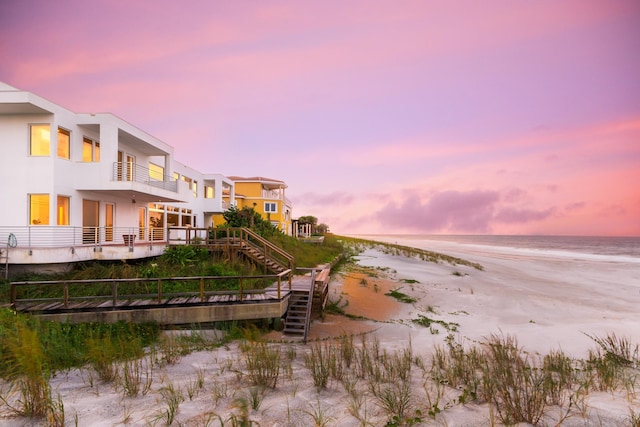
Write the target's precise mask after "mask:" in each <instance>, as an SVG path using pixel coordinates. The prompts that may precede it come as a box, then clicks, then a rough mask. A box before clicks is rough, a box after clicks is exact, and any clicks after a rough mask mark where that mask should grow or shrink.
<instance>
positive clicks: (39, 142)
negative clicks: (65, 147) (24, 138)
mask: <svg viewBox="0 0 640 427" xmlns="http://www.w3.org/2000/svg"><path fill="white" fill-rule="evenodd" d="M50 146H51V131H50V130H49V125H31V144H30V151H29V153H30V154H31V155H32V156H48V155H49V153H50V151H51V147H50Z"/></svg>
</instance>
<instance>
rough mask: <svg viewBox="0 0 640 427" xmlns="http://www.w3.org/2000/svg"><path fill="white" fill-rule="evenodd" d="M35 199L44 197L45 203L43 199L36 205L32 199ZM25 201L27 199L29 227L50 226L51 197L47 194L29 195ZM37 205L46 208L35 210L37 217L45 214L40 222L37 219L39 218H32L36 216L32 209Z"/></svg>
mask: <svg viewBox="0 0 640 427" xmlns="http://www.w3.org/2000/svg"><path fill="white" fill-rule="evenodd" d="M37 197H43V198H44V197H46V202H45V200H44V199H43V200H42V201H40V202H39V203H38V204H36V202H37V200H34V198H37ZM27 199H28V200H27V201H28V206H29V225H35V226H40V225H50V224H51V195H50V194H49V193H29V194H28V197H27ZM37 205H43V207H45V208H46V209H43V208H42V207H38V209H37V211H38V212H37V214H38V216H40V215H41V214H43V213H45V216H44V217H43V220H42V221H41V220H40V219H39V217H38V218H35V217H34V216H35V215H36V213H35V212H34V211H35V209H34V207H37ZM35 221H38V222H35Z"/></svg>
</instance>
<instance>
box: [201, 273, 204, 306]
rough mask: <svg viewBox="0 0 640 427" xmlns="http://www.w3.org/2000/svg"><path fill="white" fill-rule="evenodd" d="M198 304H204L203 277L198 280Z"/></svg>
mask: <svg viewBox="0 0 640 427" xmlns="http://www.w3.org/2000/svg"><path fill="white" fill-rule="evenodd" d="M200 302H204V277H201V278H200Z"/></svg>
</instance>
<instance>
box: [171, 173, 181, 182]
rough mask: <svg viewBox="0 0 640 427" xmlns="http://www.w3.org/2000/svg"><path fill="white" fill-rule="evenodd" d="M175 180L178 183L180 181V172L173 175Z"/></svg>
mask: <svg viewBox="0 0 640 427" xmlns="http://www.w3.org/2000/svg"><path fill="white" fill-rule="evenodd" d="M173 179H174V180H176V181H178V180H179V179H180V174H179V173H178V172H174V173H173Z"/></svg>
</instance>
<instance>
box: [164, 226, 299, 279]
mask: <svg viewBox="0 0 640 427" xmlns="http://www.w3.org/2000/svg"><path fill="white" fill-rule="evenodd" d="M167 244H168V245H185V244H186V245H206V246H215V247H225V248H226V249H229V248H231V247H242V244H245V245H250V246H252V247H254V248H256V249H258V250H260V251H261V252H262V254H263V255H264V256H265V261H266V259H267V258H268V259H271V260H272V261H275V262H277V263H278V264H280V265H281V266H282V267H283V268H285V269H293V267H294V265H293V264H294V258H293V256H292V255H290V254H288V253H287V252H286V251H284V250H283V249H282V248H280V247H278V246H277V245H274V244H273V243H271V242H270V241H268V240H267V239H265V238H264V237H262V236H260V235H259V234H257V233H255V232H253V231H251V230H250V229H248V228H244V227H220V228H197V227H192V228H183V227H169V228H168V236H167Z"/></svg>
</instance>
